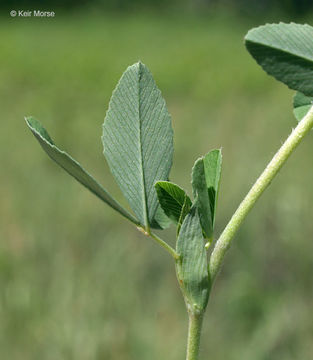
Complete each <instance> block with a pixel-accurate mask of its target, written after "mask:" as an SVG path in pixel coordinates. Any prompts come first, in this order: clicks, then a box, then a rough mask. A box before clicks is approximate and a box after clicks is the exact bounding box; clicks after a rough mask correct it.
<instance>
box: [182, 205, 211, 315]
mask: <svg viewBox="0 0 313 360" xmlns="http://www.w3.org/2000/svg"><path fill="white" fill-rule="evenodd" d="M176 251H177V253H178V254H180V259H179V260H177V261H176V273H177V278H178V281H179V284H180V286H181V288H182V292H183V294H184V297H185V301H186V302H187V304H188V307H190V308H191V309H192V310H193V311H199V312H201V311H203V310H204V309H205V308H206V305H207V303H208V298H209V286H210V283H209V276H208V264H207V254H206V250H205V247H204V241H203V236H202V229H201V225H200V219H199V215H198V209H197V208H196V207H193V208H192V209H191V210H190V212H189V213H188V214H187V216H186V217H185V220H184V222H183V224H182V227H181V229H180V233H179V236H178V239H177V244H176Z"/></svg>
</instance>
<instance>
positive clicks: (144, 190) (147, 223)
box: [138, 62, 150, 232]
mask: <svg viewBox="0 0 313 360" xmlns="http://www.w3.org/2000/svg"><path fill="white" fill-rule="evenodd" d="M138 68H139V69H138V117H139V143H140V151H139V154H140V168H141V183H142V199H143V210H144V214H143V215H144V222H145V224H144V225H145V227H146V231H148V232H149V231H150V226H149V214H148V208H147V192H146V182H145V172H144V166H143V148H142V146H143V141H142V128H141V127H142V119H141V111H140V101H141V97H140V95H141V88H140V82H141V78H142V65H141V63H140V62H139V64H138Z"/></svg>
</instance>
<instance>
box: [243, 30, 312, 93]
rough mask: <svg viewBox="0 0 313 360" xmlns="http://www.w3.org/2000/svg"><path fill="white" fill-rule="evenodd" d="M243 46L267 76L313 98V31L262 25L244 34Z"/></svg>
mask: <svg viewBox="0 0 313 360" xmlns="http://www.w3.org/2000/svg"><path fill="white" fill-rule="evenodd" d="M245 44H246V47H247V49H248V51H249V52H250V54H251V55H252V56H253V57H254V59H255V60H256V61H257V62H258V64H259V65H261V66H262V68H263V69H264V70H265V71H266V72H267V73H268V74H269V75H272V76H274V77H275V78H276V79H277V80H279V81H282V82H283V83H285V84H286V85H287V86H288V87H289V88H291V89H294V90H298V91H301V92H302V93H303V94H305V95H307V96H313V27H311V26H309V25H300V24H295V23H291V24H284V23H279V24H267V25H263V26H260V27H257V28H254V29H252V30H250V31H249V32H248V33H247V35H246V37H245Z"/></svg>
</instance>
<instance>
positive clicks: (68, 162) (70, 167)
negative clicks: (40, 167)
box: [25, 116, 139, 225]
mask: <svg viewBox="0 0 313 360" xmlns="http://www.w3.org/2000/svg"><path fill="white" fill-rule="evenodd" d="M25 120H26V123H27V125H28V127H29V128H30V130H31V131H32V133H33V134H34V136H35V137H36V139H37V140H38V141H39V143H40V145H41V147H42V148H43V150H44V151H45V152H46V153H47V154H48V155H49V156H50V158H51V159H52V160H54V161H55V162H56V163H57V164H58V165H60V166H61V167H62V168H63V169H64V170H65V171H66V172H68V173H69V174H70V175H72V176H73V177H74V178H75V179H76V180H77V181H79V182H80V183H81V184H82V185H84V186H85V187H86V188H87V189H89V190H90V191H91V192H92V193H94V194H95V195H96V196H98V197H99V198H100V199H101V200H103V201H104V202H105V203H107V204H108V205H110V206H111V207H112V208H113V209H114V210H116V211H117V212H119V213H120V214H121V215H123V216H124V217H126V218H127V219H128V220H130V221H131V222H133V223H134V224H136V225H139V223H138V221H137V220H136V219H135V218H134V217H133V216H132V215H131V214H129V213H128V212H127V211H126V210H125V209H124V208H123V207H122V206H121V205H120V204H118V203H117V201H116V200H114V199H113V198H112V196H111V195H110V194H108V193H107V191H106V190H105V189H104V188H103V187H102V186H101V185H100V184H99V183H98V182H97V181H96V180H95V179H94V178H93V177H92V176H91V175H90V174H89V173H88V172H87V171H86V170H85V169H84V168H83V167H82V166H81V165H80V164H79V163H78V162H77V161H76V160H74V159H73V158H72V157H71V156H70V155H68V154H67V153H66V152H64V151H62V150H60V149H58V148H57V147H56V145H55V144H54V143H53V141H52V139H51V138H50V136H49V134H48V132H47V131H46V129H45V128H43V127H42V125H41V124H40V122H39V121H38V120H36V119H34V118H33V117H31V116H30V117H27V118H25Z"/></svg>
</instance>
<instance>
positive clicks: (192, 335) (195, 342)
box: [186, 312, 203, 360]
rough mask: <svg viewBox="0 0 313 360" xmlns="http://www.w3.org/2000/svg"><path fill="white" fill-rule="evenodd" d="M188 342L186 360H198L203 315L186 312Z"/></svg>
mask: <svg viewBox="0 0 313 360" xmlns="http://www.w3.org/2000/svg"><path fill="white" fill-rule="evenodd" d="M188 315H189V326H188V340H187V355H186V360H198V357H199V347H200V335H201V328H202V320H203V314H202V313H200V314H195V313H193V312H188Z"/></svg>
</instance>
